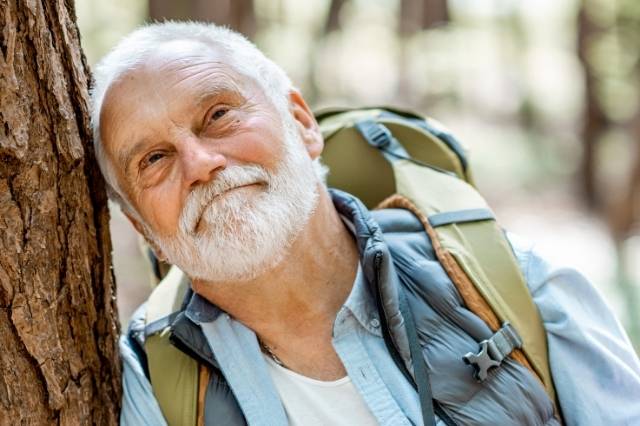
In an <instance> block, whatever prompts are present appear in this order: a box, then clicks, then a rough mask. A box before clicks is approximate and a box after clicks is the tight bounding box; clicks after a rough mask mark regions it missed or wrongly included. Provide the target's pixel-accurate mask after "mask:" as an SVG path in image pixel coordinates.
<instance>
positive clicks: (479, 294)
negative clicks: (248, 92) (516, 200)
mask: <svg viewBox="0 0 640 426" xmlns="http://www.w3.org/2000/svg"><path fill="white" fill-rule="evenodd" d="M316 118H317V120H318V122H319V124H320V129H321V131H322V134H323V137H324V140H325V149H324V151H323V155H322V159H323V162H324V163H325V164H326V165H327V166H328V167H329V169H330V173H329V177H328V186H329V187H333V188H338V189H342V190H344V191H347V192H349V193H351V194H353V195H355V196H356V197H358V198H360V199H361V200H362V201H363V203H364V204H365V205H366V206H367V207H368V208H370V209H373V208H404V209H408V210H411V211H412V212H413V213H414V214H415V215H416V216H417V217H418V218H419V219H420V221H421V222H422V224H423V226H424V227H425V231H426V232H427V234H428V236H429V238H430V239H431V242H432V245H433V247H434V250H435V252H436V255H437V257H438V260H439V261H440V263H441V264H442V265H443V267H444V269H445V270H446V272H447V274H448V275H449V277H450V278H451V279H452V281H453V282H454V284H455V285H456V287H457V289H458V291H459V293H460V295H461V296H462V298H463V300H464V302H465V305H466V306H467V307H468V308H469V309H470V310H471V311H473V312H474V313H475V314H477V315H478V316H479V317H480V318H482V319H483V320H484V321H485V322H486V323H487V324H488V325H489V326H490V327H491V328H492V330H493V331H494V332H496V331H498V330H499V329H500V328H501V327H502V326H503V324H505V323H509V324H510V325H511V326H512V327H513V328H515V330H517V333H518V334H519V336H520V338H521V340H522V346H521V349H515V350H513V352H511V354H510V356H511V357H512V358H514V359H515V360H516V361H518V362H520V363H521V364H523V365H524V366H526V367H527V368H529V369H530V370H532V371H533V372H534V374H535V375H536V376H537V377H538V378H539V379H540V381H541V382H542V384H543V385H544V387H545V389H546V391H547V394H548V395H549V396H550V398H551V400H552V401H556V399H555V391H554V387H553V382H552V378H551V374H550V370H549V360H548V357H547V342H546V335H545V330H544V327H543V325H542V320H541V318H540V315H539V313H538V311H537V308H536V306H535V305H534V303H533V300H532V298H531V295H530V294H529V291H528V288H527V285H526V282H525V280H524V277H523V275H522V272H521V270H520V268H519V266H518V263H517V261H516V259H515V256H514V254H513V251H512V249H511V247H510V245H509V242H508V241H507V239H506V237H505V235H504V233H503V230H502V229H501V228H500V227H499V226H498V225H497V223H496V221H495V220H494V216H493V213H492V212H491V210H490V209H489V207H488V206H487V203H486V201H485V200H484V199H483V198H482V196H481V195H480V194H479V193H478V191H477V190H476V189H475V187H474V184H473V179H472V176H471V171H470V170H469V164H468V163H467V159H466V155H465V151H464V149H463V148H462V146H461V145H460V144H459V143H458V142H457V141H456V139H454V138H453V137H452V136H451V135H450V134H449V133H448V132H447V131H446V130H444V129H443V128H442V127H441V126H440V125H439V124H438V123H437V122H435V121H433V120H431V119H424V118H422V117H420V116H418V115H414V114H412V113H408V112H404V111H399V110H394V109H390V108H371V109H354V110H347V109H334V110H327V111H323V112H320V113H319V114H317V115H316ZM151 260H152V262H153V261H154V259H153V256H152V257H151ZM153 265H154V270H155V271H157V273H156V275H157V276H158V279H160V278H161V273H160V271H161V270H163V269H165V267H166V265H164V266H163V265H159V264H157V262H154V263H153ZM188 285H189V282H188V279H186V277H185V276H184V274H183V273H182V272H181V271H180V270H179V269H177V268H176V267H172V268H171V270H170V271H169V273H168V274H167V275H166V277H164V279H163V280H162V281H161V282H160V283H159V285H157V286H156V288H155V289H154V291H153V292H152V294H151V296H150V297H149V301H148V304H147V318H146V323H147V324H158V322H159V321H160V322H162V320H163V319H164V318H167V317H168V316H170V315H171V314H172V313H173V312H175V311H177V310H178V309H179V307H180V304H181V301H182V298H183V297H184V294H185V292H186V289H187V287H188ZM169 334H170V328H169V327H168V326H167V327H164V328H162V329H160V330H157V331H156V330H154V332H153V333H151V334H150V335H149V336H148V337H147V339H146V341H145V351H146V354H147V358H148V366H149V374H150V380H151V383H152V386H153V390H154V393H155V396H156V398H157V400H158V402H159V404H160V407H161V408H162V410H163V414H164V415H165V417H166V419H167V421H168V422H169V424H196V423H198V422H199V421H200V420H199V417H200V418H201V416H202V408H203V407H199V406H198V403H197V401H198V394H199V393H202V392H203V389H204V386H206V381H207V376H206V372H204V375H203V368H202V366H199V365H198V364H197V362H196V361H195V360H193V359H192V358H190V357H188V356H187V355H185V354H183V353H182V352H180V351H179V350H178V349H176V348H175V347H173V346H172V345H171V344H170V342H169ZM169 365H170V366H171V368H167V366H169ZM178 396H180V397H178ZM200 396H201V397H202V395H200Z"/></svg>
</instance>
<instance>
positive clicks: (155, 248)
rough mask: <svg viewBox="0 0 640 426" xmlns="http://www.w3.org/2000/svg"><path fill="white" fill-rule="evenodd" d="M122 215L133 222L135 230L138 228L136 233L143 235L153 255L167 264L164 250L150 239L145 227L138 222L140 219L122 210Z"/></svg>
mask: <svg viewBox="0 0 640 426" xmlns="http://www.w3.org/2000/svg"><path fill="white" fill-rule="evenodd" d="M122 213H124V215H125V216H126V217H127V219H129V222H131V224H132V225H133V227H134V228H136V231H138V233H139V234H140V235H142V236H143V237H144V240H145V241H146V242H147V244H149V246H150V247H151V249H152V250H153V253H154V254H155V256H156V258H157V259H158V260H160V261H162V262H166V261H167V258H166V256H165V255H164V253H163V252H162V250H160V247H158V246H157V245H156V244H155V243H154V242H153V240H152V239H151V238H149V237H148V236H147V234H146V232H145V229H144V227H143V226H142V224H141V223H140V222H139V221H138V219H136V218H135V217H133V216H132V215H131V213H129V212H128V211H126V209H124V208H123V209H122Z"/></svg>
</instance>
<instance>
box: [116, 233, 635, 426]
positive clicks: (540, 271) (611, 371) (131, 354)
mask: <svg viewBox="0 0 640 426" xmlns="http://www.w3.org/2000/svg"><path fill="white" fill-rule="evenodd" d="M509 239H510V241H511V243H512V245H513V247H514V251H515V253H516V256H517V258H518V261H519V263H520V267H521V268H522V270H523V272H524V275H525V278H526V281H527V284H528V286H529V289H530V291H531V294H532V296H533V300H534V302H535V303H536V305H537V307H538V309H539V311H540V314H541V317H542V320H543V322H544V327H545V330H546V332H547V340H548V349H549V361H550V366H551V372H552V375H553V378H554V384H555V387H556V391H557V394H558V399H559V401H560V405H561V407H562V410H563V415H564V420H565V423H566V424H567V425H640V362H639V361H638V357H637V355H636V354H635V352H634V351H633V348H632V347H631V344H630V342H629V340H628V338H627V336H626V334H625V332H624V330H623V329H622V327H621V326H620V324H619V322H618V321H617V320H616V318H615V316H614V315H613V313H612V312H611V310H610V309H609V307H608V306H607V305H606V304H605V303H604V301H603V300H602V298H601V297H600V295H599V294H598V293H597V291H596V290H595V289H594V288H593V287H592V286H591V284H589V282H587V280H585V278H584V277H583V276H582V275H580V274H579V273H577V272H576V271H574V270H572V269H561V268H555V267H553V266H551V265H550V264H549V263H548V262H546V261H544V260H543V259H542V258H541V257H540V256H539V255H538V254H537V253H535V252H534V251H533V250H532V248H531V247H530V246H528V245H527V244H525V243H523V242H522V241H521V240H520V239H519V238H517V237H515V236H513V235H509ZM365 284H366V283H365V282H364V281H363V277H362V276H361V274H360V273H359V274H358V276H357V278H356V280H355V283H354V286H353V289H352V291H351V294H350V295H349V297H348V298H347V300H346V302H345V304H344V305H343V307H342V308H341V309H340V311H339V312H338V315H337V316H336V320H335V322H334V328H333V345H334V348H335V350H336V352H337V354H338V356H339V357H340V359H341V361H342V363H343V364H344V366H345V369H346V370H347V373H348V375H349V377H350V378H351V380H352V382H353V384H354V386H355V387H356V389H357V390H358V391H359V392H360V394H361V395H362V397H363V399H364V401H365V402H366V404H367V406H368V407H369V409H370V410H371V412H372V413H373V415H374V416H375V417H376V419H377V420H378V422H379V423H380V424H381V425H394V426H396V425H411V424H413V425H418V424H422V417H421V411H420V405H419V401H418V395H417V393H416V392H415V391H414V389H413V387H412V386H411V385H410V384H409V382H408V381H407V380H406V379H405V377H404V376H403V374H402V373H401V372H400V371H399V370H398V368H397V367H396V365H395V363H394V362H393V360H392V359H391V356H390V354H389V352H388V351H387V349H386V346H385V344H384V341H383V339H382V334H381V331H380V322H379V319H378V316H377V311H376V308H375V303H374V300H373V296H372V295H371V294H370V292H369V289H368V286H367V285H365ZM196 305H198V304H196ZM200 306H205V304H201V305H200ZM208 306H209V309H211V306H210V305H208ZM214 309H215V308H214ZM188 315H189V316H190V318H191V319H192V320H195V322H196V323H199V324H200V326H201V327H202V330H203V332H204V335H205V336H206V338H207V340H208V342H209V344H210V346H211V349H212V351H213V353H214V355H215V357H216V360H217V361H218V363H219V364H220V368H221V370H222V371H223V372H224V374H225V378H226V379H227V381H228V383H229V385H230V386H231V389H232V390H233V393H234V395H235V397H236V398H237V400H238V403H239V405H240V408H241V409H242V411H243V413H244V415H245V417H246V419H247V421H248V422H249V424H251V425H286V424H287V417H286V413H285V411H284V408H283V406H282V404H281V403H280V400H279V397H278V394H277V391H276V389H275V387H274V385H273V383H272V381H271V378H270V376H269V373H268V371H267V367H266V364H265V361H264V358H263V356H262V354H261V353H260V348H259V346H258V342H257V339H256V335H255V333H254V332H253V331H252V330H251V329H249V328H247V327H246V326H244V325H243V324H242V323H240V322H238V321H236V320H234V319H233V318H232V317H230V316H229V315H227V314H226V313H220V312H216V313H215V314H213V313H211V312H206V313H205V312H189V313H188ZM219 342H224V344H219ZM120 347H121V353H122V358H123V363H124V368H123V385H124V396H123V406H122V413H121V424H123V425H163V424H166V423H165V421H164V419H163V417H162V413H161V411H160V408H159V406H158V403H157V402H156V400H155V398H154V396H153V392H152V390H151V386H150V384H149V381H148V379H147V378H146V376H145V374H144V371H143V368H142V367H141V364H140V361H139V358H138V354H137V353H136V352H135V351H134V350H133V345H132V343H131V342H130V340H129V338H128V337H126V336H123V337H122V338H121V340H120Z"/></svg>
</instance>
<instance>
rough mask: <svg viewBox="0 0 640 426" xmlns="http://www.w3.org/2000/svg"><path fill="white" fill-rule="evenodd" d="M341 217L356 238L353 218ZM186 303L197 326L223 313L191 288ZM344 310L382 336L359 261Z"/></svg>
mask: <svg viewBox="0 0 640 426" xmlns="http://www.w3.org/2000/svg"><path fill="white" fill-rule="evenodd" d="M340 217H341V219H342V221H343V222H344V224H345V226H346V227H347V229H348V230H349V231H350V232H351V233H352V234H353V236H354V238H356V237H357V235H356V228H355V225H354V223H353V221H352V220H351V218H348V217H346V216H345V215H343V214H340ZM185 301H188V302H187V305H186V308H185V315H186V317H187V318H189V319H190V320H191V321H193V322H194V323H196V324H201V323H207V322H212V321H215V320H216V319H217V318H218V317H219V316H220V314H221V313H223V310H222V309H220V308H219V307H217V306H216V305H214V304H213V303H211V302H209V301H208V300H207V299H205V298H204V297H202V296H200V295H199V294H198V293H196V292H194V291H193V290H192V289H191V288H189V291H188V292H187V294H186V295H185ZM344 309H346V310H348V311H349V312H351V314H352V315H353V316H354V317H355V318H356V320H357V321H358V322H359V323H360V324H361V325H362V327H364V328H365V329H366V330H368V331H370V332H372V333H374V334H380V329H379V324H380V323H379V319H378V314H377V311H376V309H375V300H374V297H373V294H371V286H370V285H369V284H368V283H367V279H366V277H365V275H364V273H363V271H362V266H361V264H360V261H358V270H357V273H356V278H355V280H354V283H353V287H352V289H351V292H350V293H349V296H348V297H347V300H346V301H345V303H344V305H343V307H342V309H341V311H342V310H344Z"/></svg>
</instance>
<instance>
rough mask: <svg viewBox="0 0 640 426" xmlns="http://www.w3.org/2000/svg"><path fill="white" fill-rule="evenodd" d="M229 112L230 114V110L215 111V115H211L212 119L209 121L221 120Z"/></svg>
mask: <svg viewBox="0 0 640 426" xmlns="http://www.w3.org/2000/svg"><path fill="white" fill-rule="evenodd" d="M228 112H229V109H227V108H221V109H219V110H217V111H215V112H214V113H213V114H211V118H210V119H209V121H216V120H219V119H221V118H222V117H223V116H224V115H225V114H226V113H228Z"/></svg>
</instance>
